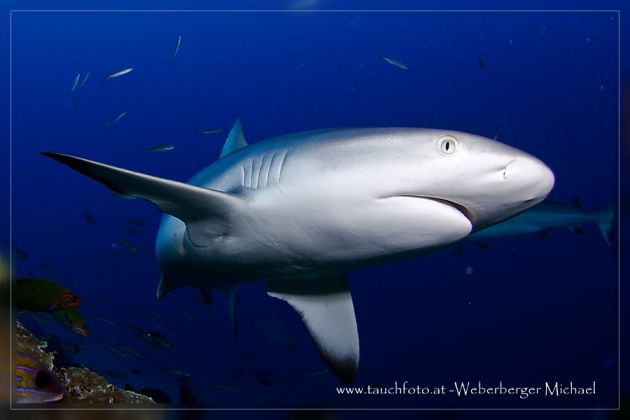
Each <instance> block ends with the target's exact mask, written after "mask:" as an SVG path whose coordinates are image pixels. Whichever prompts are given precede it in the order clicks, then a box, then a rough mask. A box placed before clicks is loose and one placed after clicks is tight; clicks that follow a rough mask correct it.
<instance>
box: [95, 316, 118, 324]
mask: <svg viewBox="0 0 630 420" xmlns="http://www.w3.org/2000/svg"><path fill="white" fill-rule="evenodd" d="M94 319H98V320H99V321H101V322H104V323H105V324H109V325H116V323H115V322H114V321H112V320H111V319H108V318H103V317H102V316H95V317H94Z"/></svg>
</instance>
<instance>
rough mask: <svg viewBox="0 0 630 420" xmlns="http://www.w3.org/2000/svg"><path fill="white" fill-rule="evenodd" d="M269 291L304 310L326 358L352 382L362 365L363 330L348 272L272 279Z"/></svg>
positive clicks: (296, 308) (316, 343)
mask: <svg viewBox="0 0 630 420" xmlns="http://www.w3.org/2000/svg"><path fill="white" fill-rule="evenodd" d="M267 294H268V295H269V296H273V297H275V298H278V299H282V300H284V301H285V302H287V303H288V304H289V305H291V306H292V307H293V309H295V310H296V311H297V312H298V313H299V314H300V316H301V317H302V321H304V324H305V325H306V328H307V329H308V332H309V333H310V334H311V337H312V338H313V341H314V342H315V345H316V346H317V349H318V350H319V353H320V354H321V356H322V358H323V359H324V360H325V361H326V363H328V365H329V366H330V367H331V369H332V370H333V371H334V372H335V374H336V375H337V377H339V379H341V380H342V381H343V382H345V383H350V382H352V381H353V380H354V377H355V375H356V373H357V369H358V367H359V333H358V331H357V322H356V318H355V315H354V305H353V304H352V296H351V294H350V288H349V287H348V279H347V274H345V273H343V274H337V275H332V276H327V277H321V278H308V279H292V280H285V281H270V282H268V283H267Z"/></svg>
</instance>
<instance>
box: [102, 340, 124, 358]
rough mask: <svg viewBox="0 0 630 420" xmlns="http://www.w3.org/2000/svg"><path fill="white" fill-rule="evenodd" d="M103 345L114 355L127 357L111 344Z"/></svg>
mask: <svg viewBox="0 0 630 420" xmlns="http://www.w3.org/2000/svg"><path fill="white" fill-rule="evenodd" d="M103 344H105V347H106V348H107V350H109V351H111V352H112V353H114V354H117V355H119V356H120V357H127V355H126V354H125V353H123V352H122V351H121V350H119V349H117V348H116V347H115V346H112V345H111V344H107V343H103Z"/></svg>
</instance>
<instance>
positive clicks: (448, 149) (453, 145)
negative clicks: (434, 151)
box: [438, 136, 457, 155]
mask: <svg viewBox="0 0 630 420" xmlns="http://www.w3.org/2000/svg"><path fill="white" fill-rule="evenodd" d="M438 148H439V149H440V152H442V153H443V154H445V155H452V154H453V153H455V151H456V150H457V140H455V138H454V137H451V136H446V137H442V138H441V139H440V140H439V141H438Z"/></svg>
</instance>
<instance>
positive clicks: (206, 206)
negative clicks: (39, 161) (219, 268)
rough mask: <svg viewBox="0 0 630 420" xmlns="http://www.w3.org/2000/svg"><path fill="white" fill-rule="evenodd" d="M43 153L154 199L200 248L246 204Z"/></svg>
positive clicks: (117, 187) (104, 181)
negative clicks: (182, 224) (183, 224)
mask: <svg viewBox="0 0 630 420" xmlns="http://www.w3.org/2000/svg"><path fill="white" fill-rule="evenodd" d="M42 154H43V155H44V156H47V157H49V158H52V159H54V160H56V161H58V162H60V163H63V164H64V165H67V166H69V167H71V168H72V169H74V170H75V171H77V172H80V173H82V174H83V175H86V176H88V177H90V178H92V179H94V180H95V181H98V182H100V183H101V184H104V185H105V186H107V187H109V188H111V189H112V190H114V191H115V192H117V193H119V194H126V195H130V196H134V197H139V198H144V199H145V200H148V201H150V202H152V203H153V204H155V205H156V206H157V207H158V208H159V209H160V210H162V211H163V212H164V213H168V214H170V215H172V216H175V217H177V218H178V219H180V220H182V221H183V222H184V223H186V232H187V234H188V239H189V240H190V242H191V243H192V244H193V245H195V246H199V247H204V246H208V245H209V244H210V243H211V241H212V240H213V239H214V238H216V237H217V236H219V235H222V234H225V233H226V232H227V231H228V230H229V224H230V218H231V216H232V215H233V214H234V213H235V211H236V209H237V208H238V207H240V206H241V205H242V204H243V203H244V200H242V199H241V198H238V197H236V196H233V195H230V194H227V193H224V192H221V191H215V190H211V189H209V188H202V187H197V186H195V185H190V184H186V183H183V182H178V181H172V180H170V179H164V178H158V177H155V176H151V175H146V174H142V173H139V172H133V171H129V170H127V169H122V168H117V167H115V166H111V165H106V164H104V163H99V162H94V161H91V160H87V159H83V158H79V157H75V156H70V155H64V154H61V153H50V152H44V153H42Z"/></svg>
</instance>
